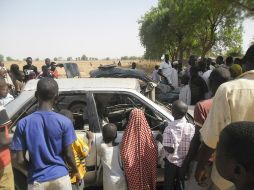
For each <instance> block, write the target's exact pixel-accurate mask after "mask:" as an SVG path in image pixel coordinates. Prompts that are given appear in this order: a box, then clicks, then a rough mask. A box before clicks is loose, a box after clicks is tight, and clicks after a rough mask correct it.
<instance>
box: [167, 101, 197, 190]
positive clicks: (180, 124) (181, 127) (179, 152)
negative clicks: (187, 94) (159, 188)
mask: <svg viewBox="0 0 254 190" xmlns="http://www.w3.org/2000/svg"><path fill="white" fill-rule="evenodd" d="M187 111H188V106H187V105H186V104H185V103H184V102H182V101H180V100H177V101H175V102H174V103H173V105H172V115H173V117H174V121H172V122H170V123H169V124H168V126H167V127H166V129H165V131H164V133H163V143H162V144H163V147H164V149H165V151H166V155H167V156H166V158H165V174H164V190H178V189H183V187H184V181H183V179H180V177H179V172H180V168H181V166H182V164H183V161H184V158H185V156H186V155H187V153H188V150H189V147H190V143H191V139H192V138H193V136H194V133H195V127H194V126H193V125H192V124H191V123H188V122H187V120H186V118H185V116H186V113H187Z"/></svg>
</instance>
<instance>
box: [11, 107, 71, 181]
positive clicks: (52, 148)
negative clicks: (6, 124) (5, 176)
mask: <svg viewBox="0 0 254 190" xmlns="http://www.w3.org/2000/svg"><path fill="white" fill-rule="evenodd" d="M75 140H76V134H75V131H74V128H73V124H72V122H71V120H69V119H68V118H67V117H65V116H63V115H60V114H57V113H55V112H46V111H37V112H35V113H33V114H31V115H29V116H27V117H25V118H23V119H22V120H20V121H19V122H18V124H17V128H16V130H15V133H14V137H13V140H12V145H11V149H12V150H23V151H26V150H27V151H28V153H29V164H28V165H29V166H28V167H29V169H28V183H29V184H31V183H33V182H34V181H37V182H45V181H50V180H53V179H57V178H59V177H62V176H65V175H68V170H67V168H66V165H65V163H64V161H63V158H62V153H63V148H64V147H65V146H68V145H70V144H72V143H73V142H74V141H75Z"/></svg>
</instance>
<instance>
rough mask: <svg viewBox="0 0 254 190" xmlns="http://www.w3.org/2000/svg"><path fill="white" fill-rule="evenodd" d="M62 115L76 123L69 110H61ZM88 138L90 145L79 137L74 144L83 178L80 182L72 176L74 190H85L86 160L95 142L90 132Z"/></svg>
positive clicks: (76, 159) (87, 133) (76, 158)
mask: <svg viewBox="0 0 254 190" xmlns="http://www.w3.org/2000/svg"><path fill="white" fill-rule="evenodd" d="M60 114H62V115H64V116H66V117H68V118H69V119H70V120H71V121H72V123H74V118H73V115H72V113H71V112H70V111H69V110H61V111H60ZM86 137H87V139H88V144H86V143H85V142H84V137H83V136H81V135H80V136H79V135H77V140H76V141H75V142H74V143H72V150H73V153H74V157H75V161H76V165H77V167H78V170H79V174H80V177H81V180H80V181H78V180H77V179H76V177H75V176H74V177H72V176H71V185H72V190H83V189H84V180H83V178H84V176H85V174H86V166H85V158H86V157H87V156H88V154H89V151H90V150H91V146H92V142H93V138H94V136H93V133H91V132H90V131H87V132H86Z"/></svg>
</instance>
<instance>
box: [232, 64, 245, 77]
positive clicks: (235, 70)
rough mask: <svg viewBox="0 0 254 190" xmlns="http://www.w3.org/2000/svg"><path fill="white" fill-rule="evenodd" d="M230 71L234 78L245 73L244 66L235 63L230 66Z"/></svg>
mask: <svg viewBox="0 0 254 190" xmlns="http://www.w3.org/2000/svg"><path fill="white" fill-rule="evenodd" d="M229 71H230V74H231V78H232V79H236V78H237V77H238V76H240V75H241V74H242V73H243V70H242V67H241V66H240V65H238V64H233V65H232V66H231V67H230V68H229Z"/></svg>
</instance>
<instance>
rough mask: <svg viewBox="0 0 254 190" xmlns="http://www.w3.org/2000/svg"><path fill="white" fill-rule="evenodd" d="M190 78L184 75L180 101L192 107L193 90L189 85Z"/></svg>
mask: <svg viewBox="0 0 254 190" xmlns="http://www.w3.org/2000/svg"><path fill="white" fill-rule="evenodd" d="M189 80H190V78H189V76H188V75H183V77H182V80H181V84H182V85H183V87H182V88H181V90H180V94H179V100H181V101H183V102H184V103H185V104H187V105H190V104H191V90H190V85H189Z"/></svg>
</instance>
